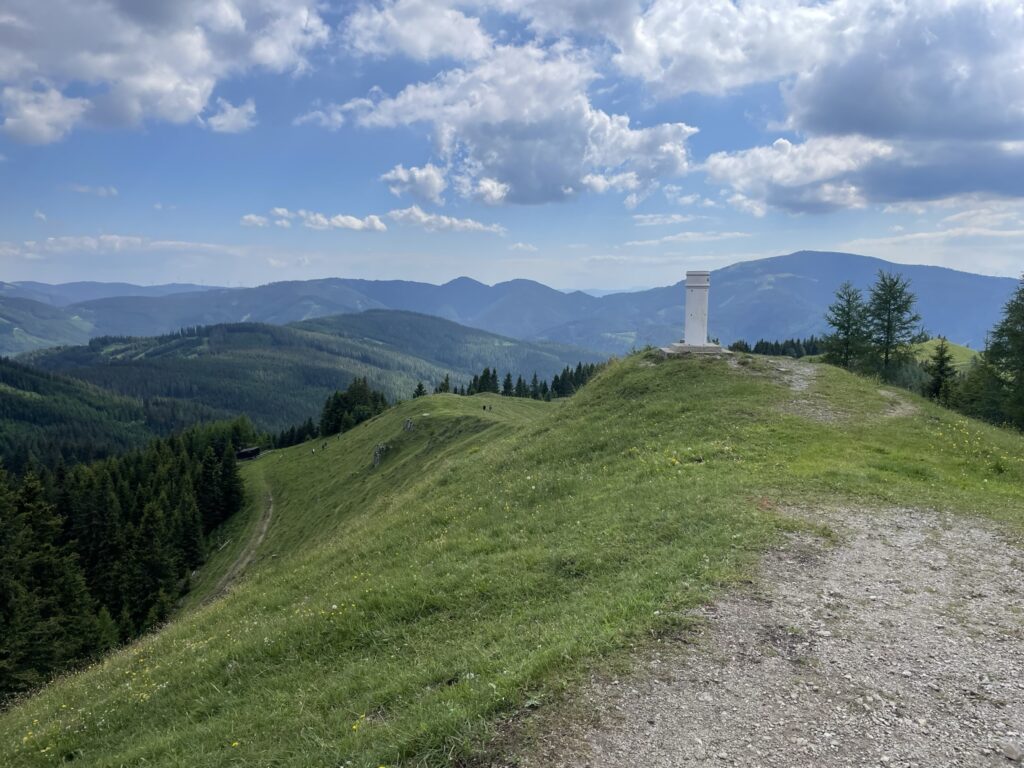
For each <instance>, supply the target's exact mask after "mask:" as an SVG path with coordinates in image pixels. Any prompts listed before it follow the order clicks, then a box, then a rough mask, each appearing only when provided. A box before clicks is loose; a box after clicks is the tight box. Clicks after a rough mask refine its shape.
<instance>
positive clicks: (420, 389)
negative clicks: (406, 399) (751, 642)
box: [412, 381, 427, 398]
mask: <svg viewBox="0 0 1024 768" xmlns="http://www.w3.org/2000/svg"><path fill="white" fill-rule="evenodd" d="M426 394H427V388H426V387H424V386H423V382H422V381H419V382H416V389H415V390H413V393H412V396H413V397H414V398H417V397H425V396H426Z"/></svg>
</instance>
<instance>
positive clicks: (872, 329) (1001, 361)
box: [823, 272, 1024, 429]
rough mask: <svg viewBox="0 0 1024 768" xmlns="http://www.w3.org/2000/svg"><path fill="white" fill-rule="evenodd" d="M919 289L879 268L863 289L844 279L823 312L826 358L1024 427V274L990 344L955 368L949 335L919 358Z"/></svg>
mask: <svg viewBox="0 0 1024 768" xmlns="http://www.w3.org/2000/svg"><path fill="white" fill-rule="evenodd" d="M916 303H917V300H916V297H915V296H914V294H913V292H912V291H911V290H910V282H909V281H908V280H907V279H905V278H904V277H902V276H900V275H895V274H890V273H885V272H879V274H878V278H877V280H876V281H875V283H874V285H872V286H871V288H870V289H869V291H868V294H867V296H865V295H864V294H863V293H862V292H861V291H860V290H859V289H858V288H856V287H854V286H853V285H852V284H851V283H849V282H846V283H843V284H842V285H841V286H840V287H839V289H838V290H837V291H836V294H835V301H834V302H833V303H832V304H831V306H829V308H828V311H827V313H826V316H825V320H826V322H827V323H828V325H829V327H830V328H831V329H832V332H831V333H830V334H829V335H828V336H826V337H825V339H824V340H823V347H824V349H825V354H824V360H825V361H826V362H829V363H833V364H835V365H838V366H841V367H843V368H846V369H848V370H851V371H856V372H859V373H868V374H876V375H878V376H879V377H881V378H882V380H884V381H887V382H890V383H893V384H897V385H901V386H904V387H906V388H908V389H912V390H916V391H919V392H920V393H921V394H923V395H925V396H926V397H929V398H931V399H933V400H935V401H936V402H938V403H940V404H942V405H944V406H947V407H949V408H953V409H955V410H957V411H960V412H962V413H964V414H966V415H968V416H973V417H976V418H980V419H983V420H985V421H989V422H992V423H994V424H1009V425H1012V426H1015V427H1017V428H1018V429H1024V279H1022V280H1021V282H1020V284H1019V285H1018V286H1017V289H1016V290H1015V292H1014V293H1013V295H1012V296H1011V297H1010V299H1009V301H1008V302H1007V303H1006V305H1005V306H1004V307H1003V315H1002V318H1001V320H1000V321H999V322H998V323H997V324H996V326H995V327H994V328H993V329H992V331H991V332H990V333H989V335H988V338H987V340H986V344H985V349H984V350H983V351H982V352H981V354H980V355H979V356H978V357H977V358H976V359H975V360H974V361H973V362H972V363H971V364H970V365H969V366H968V367H967V368H966V370H963V371H961V370H958V369H957V367H956V366H955V365H954V362H953V355H952V353H951V351H950V348H949V344H948V342H947V341H946V339H945V338H942V337H940V338H939V339H938V342H937V344H936V345H935V349H934V350H933V351H932V354H931V355H930V357H929V359H928V360H926V361H924V362H922V363H919V362H918V361H917V360H916V358H915V355H914V350H913V345H914V344H917V343H919V342H921V341H924V340H926V339H927V338H928V337H927V334H925V333H924V331H923V330H922V329H921V328H920V322H921V317H920V315H919V314H918V313H917V310H916Z"/></svg>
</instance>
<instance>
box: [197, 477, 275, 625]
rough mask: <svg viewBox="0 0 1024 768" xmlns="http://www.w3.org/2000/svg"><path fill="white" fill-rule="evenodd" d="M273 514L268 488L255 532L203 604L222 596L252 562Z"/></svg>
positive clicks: (272, 502) (271, 496) (272, 504)
mask: <svg viewBox="0 0 1024 768" xmlns="http://www.w3.org/2000/svg"><path fill="white" fill-rule="evenodd" d="M273 515H274V496H273V494H272V493H271V492H270V490H269V489H268V490H267V499H266V501H265V502H264V504H263V514H262V515H261V516H260V519H259V522H258V523H257V528H256V532H255V533H254V534H253V536H252V537H251V538H250V539H249V541H248V542H247V543H246V545H245V549H243V550H242V551H241V552H239V553H238V557H237V558H235V562H233V563H232V564H231V567H230V568H228V569H227V571H226V572H225V573H224V575H223V576H221V577H220V579H218V581H217V585H216V586H215V587H214V588H213V590H212V591H211V592H210V594H209V595H207V596H206V598H205V599H204V600H203V605H206V604H207V603H212V602H213V601H214V600H217V599H219V598H221V597H223V596H224V594H225V593H226V592H227V591H228V588H229V587H230V586H231V585H232V584H234V583H235V581H236V580H237V579H238V577H239V576H241V575H242V574H243V573H244V572H245V569H246V568H248V567H249V563H250V562H252V559H253V557H255V555H256V550H257V549H259V546H260V544H262V543H263V539H264V538H265V537H266V535H267V530H268V529H269V528H270V520H271V518H272V517H273Z"/></svg>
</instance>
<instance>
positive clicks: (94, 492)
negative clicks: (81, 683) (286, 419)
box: [0, 420, 255, 702]
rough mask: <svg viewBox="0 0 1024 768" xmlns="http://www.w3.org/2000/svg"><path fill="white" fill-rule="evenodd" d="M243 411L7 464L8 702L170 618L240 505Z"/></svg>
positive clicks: (2, 513) (2, 577) (2, 617)
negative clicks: (70, 453) (109, 447)
mask: <svg viewBox="0 0 1024 768" xmlns="http://www.w3.org/2000/svg"><path fill="white" fill-rule="evenodd" d="M254 437H255V435H254V433H253V430H252V427H251V425H250V424H249V423H248V422H246V421H244V420H239V421H236V422H234V423H225V424H220V425H213V426H207V427H200V428H194V429H191V430H188V431H186V432H184V433H183V434H181V435H178V436H175V437H171V438H168V439H164V440H157V441H154V442H152V443H150V445H149V446H148V447H147V448H146V449H144V450H141V451H133V452H129V453H127V454H124V455H122V456H119V457H116V458H110V459H106V460H105V461H102V462H97V463H93V464H79V465H77V466H75V467H74V468H72V469H70V470H65V469H64V468H60V469H59V470H58V471H56V472H44V473H42V475H37V474H35V473H32V472H30V473H28V474H27V475H25V476H24V477H23V478H21V479H19V480H17V481H12V480H11V479H10V478H9V477H8V476H7V475H6V473H4V472H3V471H2V470H0V595H2V597H0V627H2V628H3V631H2V633H0V702H2V701H3V700H4V699H5V697H7V696H9V695H11V694H14V693H18V692H22V691H26V690H30V689H32V688H34V687H36V686H38V685H39V684H41V683H43V682H45V681H46V680H47V679H49V677H50V676H51V675H52V674H53V673H55V672H60V671H62V670H64V669H66V668H68V667H70V666H72V665H74V664H76V663H78V662H81V661H84V660H87V659H89V658H90V657H92V656H94V655H96V654H98V653H101V652H103V651H106V650H108V649H110V648H112V647H114V646H116V645H119V644H120V643H122V642H124V641H127V640H131V639H132V638H134V637H136V636H137V635H138V634H140V633H141V632H144V631H146V630H147V629H151V628H152V627H154V626H155V625H157V624H159V623H160V622H162V621H163V620H165V619H166V618H167V617H168V616H169V615H170V613H171V610H172V609H173V607H174V604H175V602H176V601H177V599H178V598H179V597H180V596H181V595H183V594H185V593H186V592H188V589H189V584H190V574H191V572H192V570H193V569H195V568H197V567H198V566H199V565H201V564H202V563H203V561H204V560H205V558H206V540H207V536H208V535H209V534H210V533H211V532H212V531H213V530H214V529H216V528H217V526H219V525H221V524H222V523H224V522H225V521H226V520H228V519H229V518H230V517H231V516H232V515H234V514H235V513H236V512H237V511H238V510H239V509H241V506H242V503H243V500H244V488H243V485H242V480H241V477H240V476H239V474H238V469H237V465H236V463H235V449H236V447H238V446H241V445H245V444H248V443H249V442H251V441H252V440H253V439H254Z"/></svg>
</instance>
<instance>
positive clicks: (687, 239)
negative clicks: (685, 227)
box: [626, 232, 750, 246]
mask: <svg viewBox="0 0 1024 768" xmlns="http://www.w3.org/2000/svg"><path fill="white" fill-rule="evenodd" d="M737 237H750V233H749V232H677V233H676V234H674V235H666V236H665V237H659V238H657V239H655V240H630V241H629V242H627V243H626V245H629V246H638V245H639V246H648V245H665V244H666V243H708V242H714V241H716V240H732V239H734V238H737Z"/></svg>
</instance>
